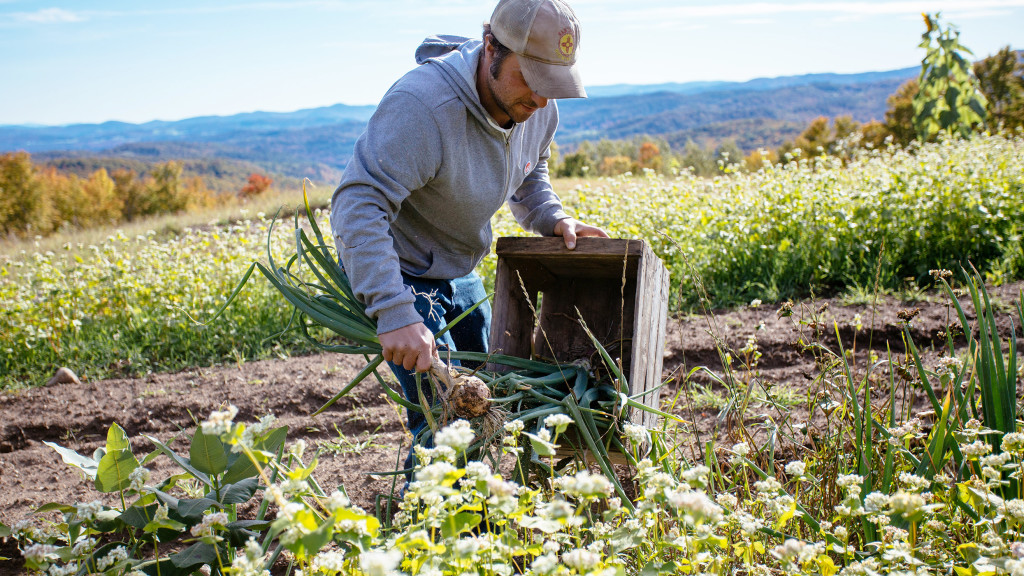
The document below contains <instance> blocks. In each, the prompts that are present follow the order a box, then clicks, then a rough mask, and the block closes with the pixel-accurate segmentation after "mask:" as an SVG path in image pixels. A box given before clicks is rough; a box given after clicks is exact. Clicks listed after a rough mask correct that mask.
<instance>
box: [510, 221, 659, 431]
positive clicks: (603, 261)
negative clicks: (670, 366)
mask: <svg viewBox="0 0 1024 576" xmlns="http://www.w3.org/2000/svg"><path fill="white" fill-rule="evenodd" d="M497 254H498V266H497V276H496V280H495V305H494V313H493V317H492V328H491V349H492V351H494V352H495V353H501V354H508V355H511V356H518V357H523V358H531V357H537V358H538V359H544V360H549V361H551V360H557V361H559V362H571V361H574V360H577V359H580V358H586V359H589V360H591V362H592V364H593V365H595V367H596V366H600V365H601V364H603V362H602V361H601V360H600V358H599V357H598V356H597V355H596V354H595V348H594V346H593V344H592V342H590V339H589V337H587V336H586V333H585V332H584V331H583V329H582V327H581V326H579V323H578V315H577V312H576V310H577V309H579V313H580V314H581V315H582V316H583V318H584V320H585V321H586V323H587V326H588V327H589V328H590V329H591V330H592V331H593V333H594V335H595V337H596V338H597V339H598V341H600V342H601V343H602V345H604V346H605V347H606V348H607V349H608V351H609V354H610V355H611V356H612V357H613V358H621V360H622V364H623V368H624V373H625V375H626V377H627V380H628V382H629V384H630V391H629V393H630V394H631V395H635V394H637V393H643V392H644V391H649V392H648V393H647V394H642V395H641V396H640V397H639V398H638V400H640V401H641V402H643V403H644V404H647V405H648V406H651V407H655V408H656V407H658V399H659V397H660V393H659V392H658V390H657V388H658V386H659V385H660V384H661V382H660V380H661V369H662V364H663V358H662V355H663V348H664V343H665V325H666V320H667V306H668V271H667V270H666V269H665V266H664V264H662V262H661V261H660V260H659V259H658V258H657V257H656V256H655V254H654V253H653V251H652V250H651V249H650V247H649V246H648V245H647V244H646V243H645V242H643V241H641V240H625V239H607V238H579V239H577V244H576V249H575V250H568V249H566V248H565V243H564V240H563V239H562V238H536V237H534V238H499V239H498V242H497ZM624 276H625V283H623V277H624ZM520 277H521V278H522V283H520ZM524 286H525V289H526V293H527V294H528V298H527V296H525V295H524V294H523V288H524ZM538 293H541V296H540V301H541V309H540V310H539V311H538V313H539V316H540V318H539V321H538V320H537V319H535V318H534V314H533V312H532V311H531V310H530V305H529V303H530V302H531V301H532V302H533V304H534V305H536V303H537V301H538ZM535 322H536V324H539V326H540V328H542V329H543V331H541V330H535ZM493 368H494V367H492V369H493ZM629 418H630V420H632V421H634V422H636V423H642V424H644V425H645V426H648V427H652V426H653V425H654V424H655V423H656V418H655V417H654V416H653V415H651V414H649V413H647V412H643V411H639V410H637V411H633V412H631V413H630V415H629Z"/></svg>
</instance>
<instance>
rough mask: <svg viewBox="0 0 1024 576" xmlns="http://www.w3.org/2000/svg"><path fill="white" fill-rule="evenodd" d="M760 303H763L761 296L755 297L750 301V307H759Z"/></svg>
mask: <svg viewBox="0 0 1024 576" xmlns="http://www.w3.org/2000/svg"><path fill="white" fill-rule="evenodd" d="M760 305H761V299H760V298H754V299H753V300H751V301H750V307H751V308H757V307H758V306H760Z"/></svg>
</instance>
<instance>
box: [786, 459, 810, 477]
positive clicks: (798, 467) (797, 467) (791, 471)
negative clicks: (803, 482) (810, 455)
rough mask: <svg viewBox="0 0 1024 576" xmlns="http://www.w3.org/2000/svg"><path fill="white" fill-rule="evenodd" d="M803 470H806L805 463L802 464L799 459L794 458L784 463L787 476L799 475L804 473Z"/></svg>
mask: <svg viewBox="0 0 1024 576" xmlns="http://www.w3.org/2000/svg"><path fill="white" fill-rule="evenodd" d="M805 471H807V464H804V463H803V462H801V461H799V460H794V461H792V462H790V463H789V464H786V475H787V476H796V477H800V476H803V475H804V472H805Z"/></svg>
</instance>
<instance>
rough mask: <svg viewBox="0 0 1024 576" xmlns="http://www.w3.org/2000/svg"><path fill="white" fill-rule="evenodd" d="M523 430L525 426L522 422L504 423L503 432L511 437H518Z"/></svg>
mask: <svg viewBox="0 0 1024 576" xmlns="http://www.w3.org/2000/svg"><path fill="white" fill-rule="evenodd" d="M525 428H526V424H523V421H522V420H512V421H511V422H506V423H505V432H506V433H508V434H512V435H513V436H518V435H519V433H520V432H522V431H523V430H524V429H525Z"/></svg>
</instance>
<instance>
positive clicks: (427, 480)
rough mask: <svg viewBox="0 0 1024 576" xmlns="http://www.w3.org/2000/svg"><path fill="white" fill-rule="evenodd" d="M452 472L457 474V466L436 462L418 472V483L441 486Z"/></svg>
mask: <svg viewBox="0 0 1024 576" xmlns="http://www.w3.org/2000/svg"><path fill="white" fill-rule="evenodd" d="M452 472H455V466H452V465H451V464H449V463H448V462H436V463H434V464H430V465H427V466H424V467H422V468H420V469H419V470H417V471H416V481H417V482H422V483H424V484H440V483H441V482H442V481H443V480H444V479H445V477H446V476H447V475H448V474H450V473H452Z"/></svg>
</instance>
